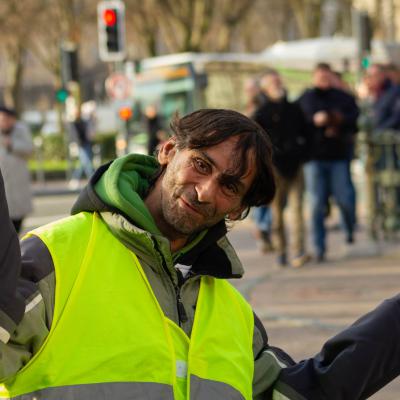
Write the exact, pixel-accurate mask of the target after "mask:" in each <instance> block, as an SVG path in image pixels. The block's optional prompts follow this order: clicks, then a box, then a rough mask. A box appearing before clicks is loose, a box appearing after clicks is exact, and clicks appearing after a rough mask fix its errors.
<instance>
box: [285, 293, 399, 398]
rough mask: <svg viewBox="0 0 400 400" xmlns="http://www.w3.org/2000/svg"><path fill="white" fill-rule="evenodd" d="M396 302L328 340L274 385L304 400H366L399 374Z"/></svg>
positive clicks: (382, 307)
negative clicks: (295, 393) (293, 392)
mask: <svg viewBox="0 0 400 400" xmlns="http://www.w3.org/2000/svg"><path fill="white" fill-rule="evenodd" d="M399 338H400V296H399V295H398V296H396V297H393V298H392V299H389V300H386V301H385V302H383V303H382V304H381V305H380V306H378V307H377V308H376V309H375V310H373V311H371V312H370V313H368V314H366V315H365V316H363V317H362V318H360V319H359V320H358V321H357V322H355V323H354V324H353V325H352V326H350V327H349V328H347V329H345V330H344V331H342V332H341V333H339V334H338V335H337V336H335V337H333V338H332V339H330V340H329V341H328V342H327V343H326V344H325V345H324V347H323V348H322V351H321V352H320V353H319V354H318V355H317V356H315V357H314V358H311V359H309V360H305V361H302V362H300V363H298V364H296V365H294V366H290V367H287V368H285V369H283V370H282V372H281V374H280V377H279V381H280V383H281V384H283V387H288V388H292V389H294V390H295V391H296V392H297V393H298V394H299V395H302V396H304V398H306V399H308V400H321V399H327V400H361V399H367V398H369V397H370V396H372V395H373V394H374V393H375V392H377V391H378V390H379V389H381V388H382V387H383V386H385V385H386V384H387V383H389V382H390V381H391V380H393V379H394V378H395V377H396V376H398V375H399V374H400V340H399Z"/></svg>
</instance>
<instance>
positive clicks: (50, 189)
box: [31, 180, 87, 197]
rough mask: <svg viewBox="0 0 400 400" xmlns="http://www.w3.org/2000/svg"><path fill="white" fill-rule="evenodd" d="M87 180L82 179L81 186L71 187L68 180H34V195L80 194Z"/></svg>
mask: <svg viewBox="0 0 400 400" xmlns="http://www.w3.org/2000/svg"><path fill="white" fill-rule="evenodd" d="M86 183H87V181H83V180H82V181H81V184H80V187H79V188H77V189H75V188H74V189H71V188H70V187H69V186H68V181H66V180H51V181H46V182H32V184H31V185H32V192H33V195H34V196H38V197H39V196H56V195H63V194H78V193H79V192H80V190H81V189H82V188H83V187H84V186H85V185H86Z"/></svg>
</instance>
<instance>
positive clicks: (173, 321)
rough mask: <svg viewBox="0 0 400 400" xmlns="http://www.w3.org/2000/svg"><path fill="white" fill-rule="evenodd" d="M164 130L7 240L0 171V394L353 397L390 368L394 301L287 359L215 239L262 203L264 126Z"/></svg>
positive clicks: (396, 350) (269, 179) (197, 120)
mask: <svg viewBox="0 0 400 400" xmlns="http://www.w3.org/2000/svg"><path fill="white" fill-rule="evenodd" d="M171 128H172V131H173V136H172V137H171V138H170V139H169V140H168V141H166V142H165V143H164V144H163V145H162V146H161V148H160V150H159V153H158V155H157V159H155V158H153V157H149V156H143V155H137V154H128V155H127V156H124V157H122V158H119V159H116V160H114V161H113V162H111V163H109V164H107V165H104V166H102V167H101V168H100V169H99V170H98V171H97V172H96V173H95V174H94V176H93V177H92V179H91V180H90V182H89V184H88V186H87V187H86V188H85V189H84V190H83V191H82V192H81V194H80V195H79V198H78V199H77V201H76V203H75V205H74V207H73V209H72V215H71V216H70V217H67V218H65V219H62V220H59V221H56V222H54V223H51V224H49V225H47V226H44V227H40V228H38V229H36V230H34V231H32V232H29V233H28V234H27V235H26V236H25V237H24V238H23V240H22V242H21V245H19V242H18V238H17V235H16V233H15V231H13V229H12V225H11V223H10V222H9V217H8V211H7V204H6V201H5V197H4V190H3V182H2V180H1V179H0V235H1V236H0V237H1V242H0V243H1V244H0V399H18V400H27V399H30V400H33V399H36V400H39V399H40V400H86V399H96V400H97V399H110V400H111V399H112V400H125V399H132V400H136V399H137V400H139V399H148V400H174V399H176V400H178V399H179V400H183V399H190V400H217V399H228V400H241V399H245V400H251V399H258V400H261V399H291V400H303V399H332V400H334V399H335V400H338V399H345V400H355V399H365V398H367V397H369V396H370V395H372V394H373V393H374V392H376V391H377V390H379V388H381V387H382V386H383V385H385V384H386V383H387V382H389V381H390V380H391V379H393V378H394V377H395V376H397V375H398V374H399V371H400V361H399V360H400V345H399V340H398V337H399V333H400V315H399V299H398V298H394V299H391V300H388V301H386V302H384V303H383V304H382V305H381V306H379V307H378V308H377V309H376V310H374V311H372V312H371V313H370V314H368V315H366V316H364V317H363V318H362V319H360V320H359V321H358V322H356V323H355V324H354V325H353V326H351V327H349V328H348V329H346V330H344V331H343V332H342V333H340V334H339V335H337V336H336V337H334V338H333V339H331V340H330V341H328V342H327V343H326V344H325V346H324V348H323V349H322V351H321V353H320V354H318V355H317V356H315V357H313V358H310V359H308V360H305V361H302V362H300V363H295V362H294V361H293V360H292V359H291V358H290V357H289V356H288V355H287V354H286V353H284V352H283V351H282V350H280V349H277V348H274V347H272V346H270V345H269V344H268V337H267V334H266V332H265V329H264V327H263V326H262V324H261V323H260V321H259V319H258V318H257V316H255V315H254V314H253V312H252V310H251V307H250V305H249V304H248V303H247V301H246V300H245V299H244V298H243V297H242V296H241V294H240V293H239V292H237V291H236V289H234V288H233V286H232V285H231V284H230V283H228V282H227V280H226V279H228V278H240V277H241V276H242V274H243V269H242V266H241V264H240V261H239V259H238V257H237V256H236V253H235V251H234V249H233V248H232V246H231V245H230V243H229V241H228V239H227V238H226V236H225V234H226V225H225V221H226V220H233V221H235V220H239V219H241V218H243V217H244V216H245V215H246V214H247V212H248V210H249V208H250V207H252V206H258V205H262V204H268V203H269V202H270V201H271V200H272V198H273V195H274V192H275V183H274V178H273V167H272V162H271V153H272V150H271V144H270V141H269V138H268V135H267V134H266V133H265V132H264V131H263V129H262V128H261V127H260V126H259V125H257V124H256V123H255V122H253V121H251V120H250V119H248V118H247V117H245V116H243V115H241V114H239V113H237V112H235V111H230V110H211V109H206V110H198V111H196V112H193V113H191V114H189V115H187V116H185V117H183V118H179V117H175V118H174V119H173V121H172V123H171ZM0 177H1V175H0ZM20 247H21V248H20ZM20 250H21V251H20ZM21 254H22V255H21Z"/></svg>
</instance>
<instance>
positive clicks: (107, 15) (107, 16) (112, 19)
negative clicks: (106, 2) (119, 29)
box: [103, 8, 117, 26]
mask: <svg viewBox="0 0 400 400" xmlns="http://www.w3.org/2000/svg"><path fill="white" fill-rule="evenodd" d="M103 21H104V23H105V24H106V26H114V25H115V24H116V23H117V12H116V11H115V10H114V9H112V8H107V9H105V10H104V11H103Z"/></svg>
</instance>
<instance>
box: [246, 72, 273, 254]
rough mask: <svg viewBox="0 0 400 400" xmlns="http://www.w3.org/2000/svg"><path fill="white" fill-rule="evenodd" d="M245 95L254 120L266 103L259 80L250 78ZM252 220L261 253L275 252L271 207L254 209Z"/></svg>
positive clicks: (249, 113)
mask: <svg viewBox="0 0 400 400" xmlns="http://www.w3.org/2000/svg"><path fill="white" fill-rule="evenodd" d="M244 95H245V97H246V108H245V112H244V114H245V115H247V116H248V117H249V118H252V119H254V116H255V113H256V111H257V109H258V108H259V107H260V105H261V104H262V103H263V102H264V101H265V99H264V95H263V93H262V91H261V88H260V83H259V80H258V79H257V78H248V79H246V81H245V83H244ZM252 218H253V220H254V224H255V230H254V236H255V238H256V240H257V242H256V243H257V247H258V249H259V250H260V251H261V253H267V252H270V251H273V250H274V247H273V244H272V238H271V236H272V233H271V231H272V211H271V208H270V206H267V205H264V206H259V207H254V208H253V212H252Z"/></svg>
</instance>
